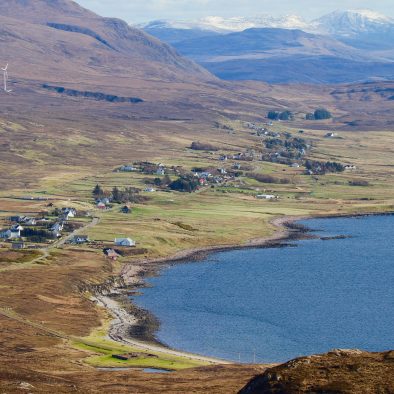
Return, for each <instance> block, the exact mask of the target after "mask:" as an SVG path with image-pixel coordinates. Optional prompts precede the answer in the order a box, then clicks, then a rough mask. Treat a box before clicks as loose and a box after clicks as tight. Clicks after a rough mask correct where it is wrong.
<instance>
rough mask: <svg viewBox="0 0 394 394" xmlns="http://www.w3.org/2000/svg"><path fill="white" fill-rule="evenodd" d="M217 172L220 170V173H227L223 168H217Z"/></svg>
mask: <svg viewBox="0 0 394 394" xmlns="http://www.w3.org/2000/svg"><path fill="white" fill-rule="evenodd" d="M219 172H220V173H221V174H222V175H225V174H227V171H226V169H225V168H219Z"/></svg>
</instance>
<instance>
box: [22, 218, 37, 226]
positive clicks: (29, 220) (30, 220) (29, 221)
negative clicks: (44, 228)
mask: <svg viewBox="0 0 394 394" xmlns="http://www.w3.org/2000/svg"><path fill="white" fill-rule="evenodd" d="M23 223H24V224H26V225H27V226H35V225H36V224H37V220H36V219H35V218H30V217H26V218H25V220H24V221H23Z"/></svg>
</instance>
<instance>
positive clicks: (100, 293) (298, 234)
mask: <svg viewBox="0 0 394 394" xmlns="http://www.w3.org/2000/svg"><path fill="white" fill-rule="evenodd" d="M377 214H378V215H379V213H377ZM387 214H389V215H392V214H393V213H386V215H387ZM370 215H376V214H373V213H372V214H365V213H363V214H353V215H352V214H348V215H330V216H327V215H316V216H308V217H307V216H303V217H300V216H298V217H294V216H282V217H279V218H275V219H274V220H272V221H271V222H270V223H271V224H272V225H274V226H275V227H276V228H277V229H278V230H277V231H276V232H275V233H274V234H273V235H272V236H270V237H267V238H256V239H253V240H250V241H248V242H246V243H244V244H238V245H217V246H209V247H200V248H195V249H189V250H183V251H180V252H177V253H176V254H174V255H173V256H170V257H165V258H152V259H144V260H140V261H136V262H133V263H127V264H125V265H124V267H123V269H122V271H121V273H120V275H119V277H117V278H115V280H111V281H110V282H109V283H107V284H106V285H105V286H99V287H98V288H96V289H95V290H93V293H94V294H95V295H94V297H93V299H94V300H95V301H96V302H97V303H98V304H99V305H101V306H103V307H105V308H106V309H107V310H108V311H109V312H110V313H111V315H112V316H113V318H114V319H113V321H112V322H111V325H110V328H109V331H108V338H110V339H113V340H115V341H117V342H119V343H124V344H132V345H137V346H143V347H146V348H147V349H150V350H152V349H153V348H155V350H157V349H166V351H171V352H176V351H174V350H171V349H169V348H168V347H167V346H166V344H163V343H161V342H160V341H159V340H158V339H157V338H156V336H155V333H156V332H157V330H158V328H159V326H160V322H159V321H158V319H157V318H156V317H155V316H154V315H153V314H152V313H150V312H149V311H147V310H144V309H142V308H139V307H137V306H136V305H134V303H133V302H132V301H131V300H130V298H129V297H130V296H133V295H138V291H139V290H140V289H143V288H144V287H146V282H145V279H146V278H148V277H150V276H155V275H158V272H159V271H160V270H161V269H162V268H165V267H168V266H171V265H174V264H179V263H182V262H185V261H198V260H202V259H204V258H205V257H206V256H207V255H208V254H210V253H215V252H222V251H229V250H239V249H246V248H271V247H285V246H288V245H289V244H288V241H294V240H300V239H307V238H308V239H310V238H315V236H314V235H313V234H311V231H312V230H310V229H309V228H307V227H305V226H303V225H301V224H298V223H297V222H299V221H301V220H305V219H312V218H344V217H349V218H350V217H358V216H360V217H361V216H370ZM383 215H385V213H383ZM342 237H344V236H342V235H339V236H337V237H335V238H342ZM321 239H322V240H327V238H325V237H322V238H321ZM176 353H177V354H183V353H182V352H176ZM201 357H202V356H201ZM206 359H210V358H206ZM210 360H212V359H210ZM215 362H224V361H222V360H215Z"/></svg>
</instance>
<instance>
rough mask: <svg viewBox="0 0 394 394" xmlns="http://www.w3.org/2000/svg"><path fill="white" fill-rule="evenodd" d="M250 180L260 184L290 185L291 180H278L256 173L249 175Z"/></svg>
mask: <svg viewBox="0 0 394 394" xmlns="http://www.w3.org/2000/svg"><path fill="white" fill-rule="evenodd" d="M248 176H249V178H253V179H255V180H256V181H258V182H261V183H277V184H278V183H280V184H289V183H290V180H289V179H287V178H277V177H274V176H272V175H266V174H257V173H255V172H252V173H249V174H248Z"/></svg>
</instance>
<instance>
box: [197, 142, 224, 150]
mask: <svg viewBox="0 0 394 394" xmlns="http://www.w3.org/2000/svg"><path fill="white" fill-rule="evenodd" d="M190 148H191V149H193V150H205V151H218V150H219V148H217V147H216V146H214V145H211V144H208V143H206V142H199V141H194V142H192V144H191V146H190Z"/></svg>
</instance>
